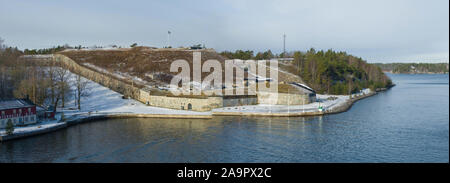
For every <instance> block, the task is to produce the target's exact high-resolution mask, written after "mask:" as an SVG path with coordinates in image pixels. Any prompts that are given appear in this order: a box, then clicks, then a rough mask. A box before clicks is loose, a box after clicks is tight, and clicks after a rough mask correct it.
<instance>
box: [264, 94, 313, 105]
mask: <svg viewBox="0 0 450 183" xmlns="http://www.w3.org/2000/svg"><path fill="white" fill-rule="evenodd" d="M277 95H278V96H277ZM315 101H316V96H315V95H314V96H312V95H311V96H310V95H308V94H305V95H299V94H287V93H278V94H277V93H270V92H258V104H271V105H303V104H309V103H312V102H315Z"/></svg>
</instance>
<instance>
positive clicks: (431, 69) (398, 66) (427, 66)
mask: <svg viewBox="0 0 450 183" xmlns="http://www.w3.org/2000/svg"><path fill="white" fill-rule="evenodd" d="M375 65H377V66H378V67H380V68H381V70H383V72H389V73H394V74H448V63H388V64H383V63H375Z"/></svg>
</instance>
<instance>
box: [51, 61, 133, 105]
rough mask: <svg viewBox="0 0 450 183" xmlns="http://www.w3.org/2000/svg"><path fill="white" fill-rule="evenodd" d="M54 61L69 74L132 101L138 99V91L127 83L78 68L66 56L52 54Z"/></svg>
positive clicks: (77, 65)
mask: <svg viewBox="0 0 450 183" xmlns="http://www.w3.org/2000/svg"><path fill="white" fill-rule="evenodd" d="M53 58H54V61H56V63H61V65H60V66H62V67H64V68H66V69H68V70H70V71H71V72H73V73H75V74H78V75H81V76H83V77H85V78H87V79H89V80H92V81H94V82H96V83H99V84H101V85H103V86H105V87H107V88H110V89H111V90H113V91H115V92H118V93H121V94H124V95H129V96H130V97H132V98H134V99H139V96H140V93H139V92H140V89H139V88H137V87H135V86H132V85H130V84H128V83H125V82H123V81H120V80H119V79H116V78H114V77H112V76H109V75H106V74H102V73H99V72H97V71H93V70H91V69H88V68H86V67H83V66H80V65H79V64H78V63H76V62H75V61H73V60H72V59H70V58H69V57H67V56H64V55H61V54H54V55H53Z"/></svg>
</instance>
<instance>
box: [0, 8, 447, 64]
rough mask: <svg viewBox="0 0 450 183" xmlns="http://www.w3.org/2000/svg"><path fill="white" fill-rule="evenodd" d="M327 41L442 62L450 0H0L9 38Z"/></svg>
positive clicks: (251, 45)
mask: <svg viewBox="0 0 450 183" xmlns="http://www.w3.org/2000/svg"><path fill="white" fill-rule="evenodd" d="M168 30H170V31H171V32H172V35H171V44H172V45H173V46H175V47H178V46H190V45H193V44H197V43H204V44H205V45H206V46H207V47H211V48H214V49H216V50H217V51H223V50H236V49H250V50H254V51H263V50H267V49H271V50H272V51H274V52H277V53H280V52H281V51H282V49H283V40H282V35H283V34H284V33H285V34H286V35H287V40H286V47H287V50H288V51H293V50H301V51H304V50H307V49H309V48H311V47H314V48H316V49H333V50H338V51H346V52H348V53H350V54H353V55H356V56H360V57H362V58H363V59H365V60H368V61H369V62H448V60H449V1H448V0H314V1H311V0H307V1H299V0H295V1H266V0H254V1H243V0H228V1H217V0H214V1H211V0H210V1H207V0H203V1H175V0H172V1H151V2H150V1H149V2H147V1H130V0H127V1H124V0H121V1H114V0H108V1H106V0H105V1H95V2H91V1H84V0H77V1H74V0H70V1H65V0H47V1H43V0H42V1H37V0H23V1H18V0H0V37H1V38H3V39H4V40H5V43H6V44H8V45H9V46H17V47H19V48H20V49H25V48H46V47H52V46H55V45H62V44H65V43H67V44H69V45H83V46H92V45H101V46H106V45H110V44H117V45H121V46H129V45H130V44H132V43H134V42H137V43H138V44H139V45H146V46H157V47H162V46H165V45H166V44H167V31H168Z"/></svg>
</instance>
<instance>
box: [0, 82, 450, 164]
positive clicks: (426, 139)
mask: <svg viewBox="0 0 450 183" xmlns="http://www.w3.org/2000/svg"><path fill="white" fill-rule="evenodd" d="M389 76H390V77H391V78H392V79H393V81H394V83H396V84H397V86H396V87H394V88H392V89H391V90H389V91H387V92H384V93H380V94H378V95H376V96H374V97H370V98H367V99H364V100H361V101H359V102H357V103H356V104H355V105H354V106H353V107H352V108H351V109H350V110H349V111H348V112H345V113H340V114H335V115H326V116H322V117H310V118H303V117H294V118H292V117H291V118H267V117H264V118H256V117H214V118H213V119H210V120H186V119H113V120H105V121H98V122H92V123H86V124H81V125H76V126H72V127H69V128H67V129H64V130H61V131H57V132H54V133H50V134H45V135H41V136H36V137H31V138H26V139H20V140H16V141H10V142H3V143H0V162H449V84H448V81H449V77H448V75H389Z"/></svg>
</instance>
